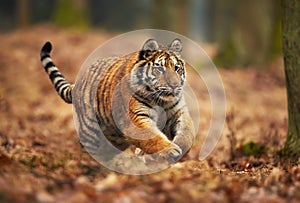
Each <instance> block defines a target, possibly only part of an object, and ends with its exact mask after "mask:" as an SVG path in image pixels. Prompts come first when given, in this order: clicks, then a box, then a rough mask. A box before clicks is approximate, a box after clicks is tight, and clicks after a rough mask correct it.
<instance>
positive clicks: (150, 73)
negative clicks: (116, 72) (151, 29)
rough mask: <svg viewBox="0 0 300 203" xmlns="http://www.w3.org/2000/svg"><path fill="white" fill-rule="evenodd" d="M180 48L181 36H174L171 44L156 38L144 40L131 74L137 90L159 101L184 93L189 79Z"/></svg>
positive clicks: (169, 99) (176, 98)
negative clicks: (166, 45)
mask: <svg viewBox="0 0 300 203" xmlns="http://www.w3.org/2000/svg"><path fill="white" fill-rule="evenodd" d="M181 50H182V44H181V41H180V40H179V39H175V40H174V41H173V42H172V43H171V45H170V46H169V47H161V46H159V45H158V43H157V42H156V41H155V40H153V39H150V40H148V41H146V42H145V44H144V46H143V49H142V50H141V51H140V56H139V57H140V60H139V62H138V63H137V64H136V66H135V67H136V68H134V71H132V75H131V82H132V86H134V87H135V88H136V90H138V91H137V92H138V94H140V95H141V94H142V95H144V97H146V98H147V99H152V100H154V101H155V102H156V103H158V104H160V103H163V102H170V101H174V100H178V99H179V98H180V97H181V95H182V88H183V85H184V83H185V79H186V73H185V63H184V60H183V59H181V58H180V53H181Z"/></svg>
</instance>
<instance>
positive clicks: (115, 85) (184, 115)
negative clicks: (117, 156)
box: [41, 39, 195, 162]
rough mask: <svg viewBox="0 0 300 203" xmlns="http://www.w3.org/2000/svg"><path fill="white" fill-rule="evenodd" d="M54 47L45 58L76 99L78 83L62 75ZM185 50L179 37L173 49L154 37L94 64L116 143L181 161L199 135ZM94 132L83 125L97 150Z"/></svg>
mask: <svg viewBox="0 0 300 203" xmlns="http://www.w3.org/2000/svg"><path fill="white" fill-rule="evenodd" d="M51 50H52V45H51V43H50V42H47V43H46V44H45V45H44V46H43V48H42V50H41V62H42V64H43V66H44V68H45V71H46V72H47V74H48V75H49V77H50V79H51V81H52V83H53V85H54V87H55V89H56V91H57V92H58V94H59V95H60V97H61V98H62V99H63V100H64V101H65V102H67V103H74V101H72V99H74V95H73V98H72V94H73V91H74V88H76V86H77V84H70V83H69V82H68V81H67V80H66V79H65V78H64V76H63V75H62V74H61V73H60V71H59V70H58V68H57V67H56V66H55V65H54V63H53V62H52V59H51V57H50V52H51ZM181 51H182V43H181V41H180V40H179V39H175V40H173V41H172V43H171V44H170V45H169V46H167V47H166V46H163V45H160V44H158V43H157V41H155V40H154V39H149V40H147V41H146V42H145V43H144V45H143V47H142V49H141V50H140V51H138V52H134V53H131V54H128V55H125V56H120V57H110V58H105V59H100V60H98V61H97V62H95V63H94V64H93V65H92V67H91V74H92V76H91V77H92V78H94V79H96V80H97V81H98V83H97V84H98V86H97V92H96V99H95V100H96V101H94V103H95V104H94V107H93V108H94V109H93V110H94V111H95V112H96V113H95V114H96V116H97V122H98V125H99V126H100V128H101V130H102V132H103V134H104V135H105V137H106V138H107V139H108V140H109V141H110V142H111V143H112V144H113V146H115V147H117V148H118V149H120V150H122V151H123V150H125V149H126V148H128V147H129V146H130V145H134V146H136V147H138V148H140V149H141V150H142V151H143V152H144V153H146V154H156V155H158V157H159V158H160V159H164V160H167V161H169V162H171V161H173V162H174V161H177V160H178V159H180V158H181V157H182V156H183V155H184V154H185V153H186V152H187V151H188V150H189V149H190V148H191V146H192V144H193V141H194V137H195V133H194V127H193V122H192V119H191V117H190V115H189V112H188V109H187V106H186V104H185V101H184V98H183V91H182V89H183V85H184V83H185V80H186V68H185V62H184V60H183V59H182V58H181V56H180V55H181ZM121 81H123V82H121ZM84 82H85V84H86V85H83V87H80V88H81V89H80V91H81V92H82V94H83V95H85V94H86V92H88V91H90V90H89V89H88V88H89V87H88V86H89V84H88V83H89V82H88V81H84ZM117 89H119V91H117ZM114 112H117V114H116V113H114ZM82 121H83V122H85V121H84V120H82ZM86 122H88V119H87V121H86ZM89 130H91V129H89V128H87V129H83V131H84V132H85V131H86V133H83V135H80V136H82V137H81V142H82V143H83V145H84V146H85V147H88V148H90V149H89V150H88V151H91V150H96V149H97V148H99V146H101V145H100V143H98V142H99V140H97V135H94V134H93V133H91V132H89Z"/></svg>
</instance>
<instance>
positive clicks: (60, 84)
mask: <svg viewBox="0 0 300 203" xmlns="http://www.w3.org/2000/svg"><path fill="white" fill-rule="evenodd" d="M68 83H69V82H68V81H67V80H66V79H65V78H64V77H62V78H61V79H59V80H58V81H56V83H55V84H54V87H55V89H58V88H59V87H61V86H62V85H65V84H68Z"/></svg>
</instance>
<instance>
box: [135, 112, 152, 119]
mask: <svg viewBox="0 0 300 203" xmlns="http://www.w3.org/2000/svg"><path fill="white" fill-rule="evenodd" d="M135 115H136V116H142V117H147V118H150V119H151V117H150V116H149V115H148V114H145V113H138V114H135Z"/></svg>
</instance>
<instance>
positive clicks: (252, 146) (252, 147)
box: [242, 141, 266, 158]
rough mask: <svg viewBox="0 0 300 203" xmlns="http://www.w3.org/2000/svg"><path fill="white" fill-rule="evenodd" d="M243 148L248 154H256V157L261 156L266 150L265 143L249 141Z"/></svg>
mask: <svg viewBox="0 0 300 203" xmlns="http://www.w3.org/2000/svg"><path fill="white" fill-rule="evenodd" d="M242 150H243V153H244V154H245V155H246V156H254V157H255V158H259V157H261V155H262V154H263V153H264V152H265V150H266V148H265V146H263V145H260V144H257V143H254V142H253V141H249V142H246V143H244V144H243V146H242Z"/></svg>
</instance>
